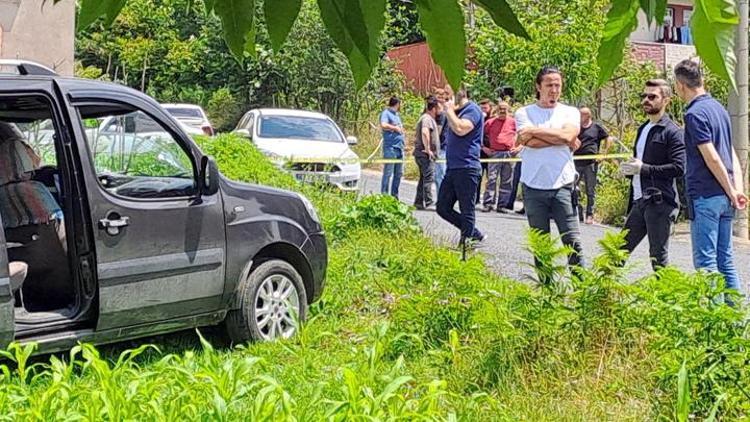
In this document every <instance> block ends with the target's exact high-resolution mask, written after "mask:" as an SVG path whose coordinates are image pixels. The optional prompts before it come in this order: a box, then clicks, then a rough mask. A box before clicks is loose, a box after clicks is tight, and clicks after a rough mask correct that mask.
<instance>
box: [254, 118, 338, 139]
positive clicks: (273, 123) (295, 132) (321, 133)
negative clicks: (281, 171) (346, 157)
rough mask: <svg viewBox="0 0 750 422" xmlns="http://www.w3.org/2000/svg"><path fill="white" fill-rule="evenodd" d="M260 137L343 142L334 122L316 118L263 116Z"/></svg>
mask: <svg viewBox="0 0 750 422" xmlns="http://www.w3.org/2000/svg"><path fill="white" fill-rule="evenodd" d="M259 135H260V137H261V138H285V139H304V140H308V141H325V142H343V140H342V139H341V135H340V133H339V131H338V130H337V129H336V126H335V125H334V123H333V122H331V121H330V120H325V119H321V118H316V117H300V116H263V117H261V119H260V130H259Z"/></svg>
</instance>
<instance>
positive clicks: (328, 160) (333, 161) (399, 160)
mask: <svg viewBox="0 0 750 422" xmlns="http://www.w3.org/2000/svg"><path fill="white" fill-rule="evenodd" d="M631 157H633V155H632V154H624V153H623V154H590V155H574V156H573V160H575V161H578V160H622V159H626V158H631ZM274 161H278V162H282V163H286V164H317V163H321V164H331V165H334V164H357V163H359V164H399V163H401V164H414V163H415V162H414V158H413V157H409V158H367V159H359V158H332V157H325V158H323V157H320V158H309V157H308V158H302V157H300V158H295V157H293V156H292V157H289V158H278V159H275V160H274ZM520 161H521V158H520V157H511V158H482V159H480V160H479V162H481V163H517V162H520ZM435 162H437V163H445V162H446V160H444V159H441V160H435Z"/></svg>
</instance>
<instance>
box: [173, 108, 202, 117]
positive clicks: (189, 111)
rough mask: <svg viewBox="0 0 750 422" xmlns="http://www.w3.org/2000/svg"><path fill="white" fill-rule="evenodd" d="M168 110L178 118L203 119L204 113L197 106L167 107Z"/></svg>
mask: <svg viewBox="0 0 750 422" xmlns="http://www.w3.org/2000/svg"><path fill="white" fill-rule="evenodd" d="M167 111H168V112H169V114H171V115H172V116H174V117H176V118H180V117H182V118H186V119H202V118H203V113H201V111H200V110H199V109H197V108H175V107H167Z"/></svg>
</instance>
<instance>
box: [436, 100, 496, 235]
mask: <svg viewBox="0 0 750 422" xmlns="http://www.w3.org/2000/svg"><path fill="white" fill-rule="evenodd" d="M446 91H447V95H448V97H449V98H450V97H451V96H452V94H451V91H450V88H449V87H447V88H446ZM444 108H445V112H446V118H447V120H448V127H447V133H446V139H445V140H446V147H447V150H446V157H447V160H448V163H447V168H448V169H447V171H446V173H445V178H444V179H443V183H442V184H441V185H440V192H439V193H438V203H437V212H438V215H440V217H442V218H443V219H444V220H445V221H447V222H449V223H450V224H452V225H453V226H454V227H456V228H458V229H460V230H461V244H462V245H468V246H469V247H474V246H477V244H478V243H480V242H482V241H483V240H484V238H485V236H484V235H483V234H482V232H480V231H479V230H477V228H476V226H475V210H474V196H475V195H476V191H477V185H478V184H479V178H480V177H481V175H482V166H481V165H480V164H479V151H480V150H481V148H482V137H483V131H484V115H483V114H482V110H480V108H479V106H478V105H477V104H476V103H474V102H473V101H471V100H470V97H469V93H468V92H467V91H466V90H460V91H458V92H457V93H456V96H455V100H453V99H451V100H447V101H445V103H444ZM456 202H458V207H459V210H460V211H461V212H460V213H458V212H456V211H455V210H454V206H455V205H456Z"/></svg>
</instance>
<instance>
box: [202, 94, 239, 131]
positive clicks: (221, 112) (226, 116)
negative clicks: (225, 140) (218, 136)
mask: <svg viewBox="0 0 750 422" xmlns="http://www.w3.org/2000/svg"><path fill="white" fill-rule="evenodd" d="M239 112H240V107H239V101H237V99H236V98H235V97H234V95H233V94H232V91H230V90H229V88H220V89H218V90H216V91H214V93H213V94H211V99H209V100H208V104H207V105H206V114H208V118H209V119H210V120H211V123H212V124H213V125H214V128H215V129H216V130H218V131H222V132H224V131H230V130H232V129H233V128H234V124H235V123H236V122H235V120H236V119H235V117H234V116H236V115H237V114H238V113H239Z"/></svg>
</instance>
